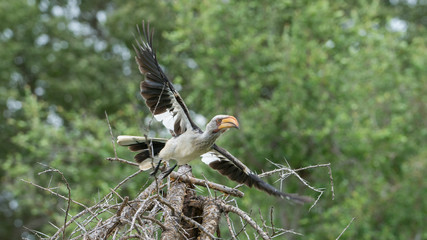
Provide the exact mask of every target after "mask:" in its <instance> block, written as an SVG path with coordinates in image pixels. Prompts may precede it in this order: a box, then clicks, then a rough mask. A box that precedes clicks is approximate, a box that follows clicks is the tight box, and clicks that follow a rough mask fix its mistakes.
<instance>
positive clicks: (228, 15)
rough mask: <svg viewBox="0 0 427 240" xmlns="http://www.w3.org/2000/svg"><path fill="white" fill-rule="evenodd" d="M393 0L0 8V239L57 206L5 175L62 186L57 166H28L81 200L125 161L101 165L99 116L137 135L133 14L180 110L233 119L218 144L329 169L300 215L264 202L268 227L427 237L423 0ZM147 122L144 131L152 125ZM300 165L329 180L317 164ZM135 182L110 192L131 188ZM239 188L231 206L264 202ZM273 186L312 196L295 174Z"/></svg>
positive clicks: (34, 224)
mask: <svg viewBox="0 0 427 240" xmlns="http://www.w3.org/2000/svg"><path fill="white" fill-rule="evenodd" d="M396 2H397V3H396ZM403 2H404V1H390V3H387V2H385V1H372V2H369V1H359V2H352V3H345V2H342V1H326V0H318V1H263V2H257V1H249V2H248V1H199V2H197V1H187V0H184V1H179V2H178V1H177V2H174V1H129V0H127V1H81V3H80V2H79V1H75V2H74V1H70V2H65V1H46V0H41V1H38V0H37V1H36V0H34V1H27V0H25V1H24V0H19V1H2V2H0V11H1V12H2V13H3V14H1V15H0V42H1V46H2V48H1V50H0V58H1V59H3V60H2V61H0V81H1V85H0V100H1V101H0V111H1V115H0V132H1V134H0V140H1V141H2V143H3V144H1V145H0V152H1V153H2V154H1V156H2V157H1V161H0V166H1V167H0V180H1V185H2V188H1V190H0V221H1V222H2V223H4V224H2V226H1V227H0V236H1V238H5V239H16V238H19V237H20V236H27V235H28V232H26V231H25V230H24V229H23V228H22V226H27V227H29V228H32V229H37V230H40V231H43V232H46V233H52V232H53V231H55V229H53V228H52V227H51V226H49V224H48V222H49V221H50V222H53V223H55V224H57V225H61V224H62V222H63V212H62V211H61V210H60V209H61V208H65V206H66V205H65V202H64V201H62V200H59V199H58V198H56V197H54V196H52V195H49V194H48V193H46V192H43V191H41V190H39V189H36V188H35V187H33V186H31V185H29V184H27V183H24V182H22V181H20V179H25V180H28V181H31V182H33V183H37V184H39V185H41V186H45V187H47V186H49V187H58V188H56V189H55V191H58V192H59V193H60V194H63V195H66V194H67V191H66V188H65V185H64V184H63V183H62V181H61V177H60V175H59V174H53V173H44V174H41V175H38V173H39V172H42V171H44V170H46V167H45V166H44V165H41V164H45V165H49V166H51V167H54V168H57V169H59V170H61V171H62V172H63V173H64V176H65V177H66V178H67V180H68V181H69V183H70V186H71V189H72V197H73V199H76V200H78V201H80V202H82V203H83V204H86V205H91V204H93V203H94V202H95V201H96V200H99V197H100V196H103V195H104V194H105V193H107V192H109V189H110V188H112V187H114V186H115V184H117V183H118V182H119V181H120V180H121V179H123V178H125V177H126V176H128V175H129V174H131V173H133V172H134V171H136V169H134V168H131V167H127V166H126V167H124V166H122V165H119V164H117V163H110V162H108V161H106V160H105V158H106V157H110V156H114V150H113V145H112V143H111V136H110V133H109V128H108V125H107V122H106V120H105V115H104V113H105V112H107V113H108V115H109V120H110V122H111V125H112V130H113V133H114V134H115V135H119V134H141V133H146V127H147V125H146V124H147V119H149V118H150V115H149V114H148V112H147V110H146V109H145V106H144V104H143V102H142V101H141V98H140V97H139V94H138V84H139V81H140V80H141V76H140V75H139V73H138V71H137V68H136V66H135V64H134V63H133V50H132V43H133V42H134V39H133V35H132V33H136V30H135V25H136V24H140V22H141V20H146V21H149V22H150V23H151V26H152V27H154V28H155V29H156V31H155V32H156V34H155V46H156V48H157V49H158V51H157V53H158V58H159V60H160V63H161V64H162V66H163V67H164V68H165V71H166V72H167V74H168V75H169V76H170V77H171V78H172V79H173V81H174V83H175V84H177V85H181V86H182V90H181V95H182V96H183V97H184V99H185V100H186V103H187V105H188V106H189V107H190V108H191V109H192V110H194V111H195V112H196V113H198V114H202V115H203V116H205V117H206V118H207V119H210V118H211V117H212V116H213V115H215V114H220V113H223V114H231V115H235V116H236V117H237V118H238V119H239V122H240V124H241V127H242V128H241V130H240V131H230V132H228V133H227V134H226V135H225V136H224V137H223V138H222V139H221V140H220V144H221V145H223V146H225V147H227V149H229V150H230V151H231V152H232V153H233V154H235V155H236V156H237V157H239V158H240V159H241V160H243V161H244V162H245V163H246V164H248V165H249V166H250V167H251V168H252V169H257V171H258V172H261V171H267V170H271V169H272V168H273V166H271V164H269V162H268V161H267V160H266V158H267V159H270V160H272V161H274V162H277V163H280V164H286V162H285V159H286V160H287V162H289V164H290V165H291V166H292V167H294V168H296V167H302V166H307V165H314V164H319V163H328V162H330V163H332V170H333V176H334V183H335V195H336V199H335V200H334V201H332V200H331V193H330V191H329V192H326V193H325V196H324V197H322V198H321V199H320V201H319V203H318V205H317V206H316V207H315V208H313V209H312V210H311V211H310V212H307V209H308V207H303V208H300V207H295V206H289V204H288V203H286V202H282V201H279V200H276V199H273V198H270V197H268V199H269V201H270V203H271V204H272V205H274V206H275V212H276V215H275V222H276V223H275V225H276V226H282V227H284V228H293V229H295V230H297V231H299V232H302V233H303V234H304V235H305V238H308V239H334V238H336V237H337V236H338V235H339V233H340V232H341V231H342V230H343V229H344V227H345V226H346V225H347V224H348V223H349V221H350V220H351V219H352V218H353V217H355V220H354V222H353V223H352V225H351V226H350V227H349V229H348V230H347V231H346V232H345V233H344V234H345V237H346V239H422V238H427V236H426V235H425V233H424V231H423V224H422V223H423V220H424V218H425V217H424V216H423V213H425V212H426V211H427V209H426V208H427V206H426V202H425V201H423V199H426V197H427V196H426V193H425V192H426V191H425V189H426V183H425V181H424V177H423V175H424V174H423V173H424V172H426V170H427V169H426V164H425V163H426V158H427V153H426V151H425V149H424V148H425V146H426V144H427V141H426V139H427V122H426V120H425V119H427V107H426V102H427V97H426V96H427V81H426V80H425V77H426V76H427V70H426V68H425V66H426V65H427V62H426V57H425V56H426V55H427V47H426V39H427V30H426V25H425V21H423V20H422V19H423V17H424V15H425V14H423V13H425V12H426V5H425V3H423V2H420V3H417V5H416V6H411V5H410V4H408V3H403ZM399 21H400V22H399ZM393 22H394V24H395V25H393V24H392V23H393ZM396 24H397V25H396ZM399 24H400V25H399ZM402 24H403V25H402ZM157 126H159V125H153V126H152V131H151V132H150V133H149V134H151V135H159V134H163V133H162V131H161V130H158V128H157ZM117 153H118V156H119V157H122V158H125V159H131V158H132V154H131V153H129V152H128V151H127V149H124V148H118V149H117ZM40 163H41V164H40ZM193 165H194V168H193V169H194V174H195V175H196V176H199V177H201V176H202V174H204V175H205V176H206V177H208V178H209V179H212V180H214V181H216V182H219V183H226V184H227V185H232V184H233V183H232V182H229V181H227V180H225V179H223V178H222V177H221V176H220V175H219V174H217V173H216V172H214V171H210V170H209V171H207V167H206V166H204V165H202V164H198V163H194V164H193ZM303 175H304V177H305V178H306V179H308V180H309V181H310V182H311V183H312V184H313V185H314V186H316V187H326V188H328V184H329V177H328V175H327V171H326V170H325V169H317V170H311V171H309V172H308V171H306V172H303ZM146 179H147V176H144V175H143V174H140V175H138V176H137V177H135V178H134V179H133V180H132V181H131V182H130V183H128V184H127V185H126V186H124V187H123V188H122V189H121V190H120V193H121V194H123V195H129V196H135V195H136V194H137V192H138V190H139V189H140V188H141V187H142V185H143V183H144V182H145V181H146ZM269 180H270V181H273V180H274V179H273V178H272V179H269ZM243 190H244V192H245V194H246V195H245V198H243V199H241V200H239V201H238V203H239V206H240V207H241V208H243V209H244V210H246V211H250V210H251V209H252V210H254V211H256V210H258V209H261V212H262V213H263V214H267V213H268V212H269V208H270V204H265V199H266V196H265V195H263V194H260V192H258V191H256V190H249V189H248V188H244V189H243ZM285 190H286V191H289V192H300V193H302V194H309V195H310V194H311V195H312V194H313V193H312V192H310V191H308V190H304V188H303V187H302V186H300V184H297V181H296V180H295V179H289V181H287V182H286V187H285ZM79 210H80V209H79V207H76V206H74V205H73V206H72V209H71V214H74V213H76V212H78V211H79ZM264 218H266V215H264ZM225 231H226V230H225ZM23 232H24V235H21V234H22V233H23ZM223 232H224V231H223ZM25 234H27V235H25Z"/></svg>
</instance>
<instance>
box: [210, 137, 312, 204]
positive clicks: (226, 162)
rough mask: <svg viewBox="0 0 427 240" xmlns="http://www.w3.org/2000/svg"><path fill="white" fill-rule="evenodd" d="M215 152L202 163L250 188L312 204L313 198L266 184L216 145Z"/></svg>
mask: <svg viewBox="0 0 427 240" xmlns="http://www.w3.org/2000/svg"><path fill="white" fill-rule="evenodd" d="M213 148H214V151H211V152H208V153H205V154H203V155H202V161H203V162H204V163H206V164H208V165H209V166H210V167H212V168H213V169H215V170H217V171H218V172H219V173H221V174H222V175H225V176H227V177H228V178H229V179H231V180H233V181H236V182H238V183H242V184H245V185H247V186H249V187H252V186H254V187H256V188H258V189H259V190H262V191H264V192H266V193H268V194H271V195H273V196H277V197H280V198H285V199H288V200H292V201H294V202H297V203H301V204H302V203H305V202H311V201H312V198H310V197H306V196H299V195H297V194H290V193H283V192H281V191H279V190H277V189H276V188H275V187H273V186H271V185H270V184H268V183H266V182H264V181H263V180H262V179H261V178H260V177H258V175H256V174H255V173H254V172H252V171H251V170H250V169H249V168H248V167H246V166H245V165H244V164H243V163H242V162H241V161H239V159H237V158H236V157H234V156H233V155H231V154H230V153H229V152H228V151H227V150H225V149H223V148H221V147H219V146H217V145H214V147H213Z"/></svg>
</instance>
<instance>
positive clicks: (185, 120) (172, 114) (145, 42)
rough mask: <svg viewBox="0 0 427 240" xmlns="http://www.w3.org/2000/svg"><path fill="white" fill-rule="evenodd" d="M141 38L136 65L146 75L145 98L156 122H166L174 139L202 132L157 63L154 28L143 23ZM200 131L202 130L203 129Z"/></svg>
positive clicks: (144, 83)
mask: <svg viewBox="0 0 427 240" xmlns="http://www.w3.org/2000/svg"><path fill="white" fill-rule="evenodd" d="M137 30H138V34H139V36H140V39H139V40H138V39H136V46H135V45H134V46H133V47H134V49H135V52H136V57H135V60H136V63H137V64H138V67H139V71H140V72H141V73H142V74H143V75H145V79H144V80H143V81H142V82H141V85H140V88H141V95H142V97H143V98H144V100H145V103H146V104H147V106H148V108H149V109H150V111H151V112H152V113H153V114H154V117H155V118H156V120H158V121H160V122H162V123H163V125H164V126H165V127H166V128H167V129H169V130H170V131H171V133H172V135H174V136H178V135H180V134H182V133H184V132H185V131H186V130H187V129H188V128H190V127H192V128H194V129H199V127H197V125H196V124H194V122H193V121H192V119H191V118H190V114H189V112H188V109H187V106H186V105H185V103H184V101H183V100H182V98H181V96H180V95H179V93H178V92H177V91H176V90H175V88H174V86H173V85H172V82H171V81H169V79H168V78H167V76H166V74H165V73H164V72H163V71H162V69H161V67H160V65H159V63H158V62H157V57H156V52H155V50H154V49H153V36H154V31H152V32H150V26H149V24H147V27H146V26H145V24H144V22H143V23H142V33H141V31H140V29H139V27H137ZM199 130H200V129H199Z"/></svg>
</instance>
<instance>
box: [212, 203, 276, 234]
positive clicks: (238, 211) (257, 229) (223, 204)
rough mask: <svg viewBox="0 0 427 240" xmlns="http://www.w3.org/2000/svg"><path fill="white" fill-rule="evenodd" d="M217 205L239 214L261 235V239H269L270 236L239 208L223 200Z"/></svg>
mask: <svg viewBox="0 0 427 240" xmlns="http://www.w3.org/2000/svg"><path fill="white" fill-rule="evenodd" d="M218 204H219V206H220V207H221V208H222V210H223V211H225V212H232V213H235V214H237V215H239V216H240V217H241V218H243V219H244V220H245V221H246V222H247V223H248V224H249V225H251V226H252V228H254V229H255V230H256V231H257V232H258V234H259V235H260V236H261V237H262V239H267V240H268V239H270V237H269V236H268V235H267V233H266V232H264V231H263V230H262V228H261V227H260V226H258V224H257V223H256V222H255V221H254V220H253V219H252V218H251V217H250V216H249V215H248V214H247V213H246V212H244V211H242V210H241V209H240V208H237V207H234V206H231V205H228V204H225V203H223V202H218Z"/></svg>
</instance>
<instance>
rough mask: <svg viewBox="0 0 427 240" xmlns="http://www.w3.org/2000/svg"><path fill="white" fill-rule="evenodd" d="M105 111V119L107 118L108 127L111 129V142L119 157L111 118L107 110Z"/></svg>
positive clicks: (115, 153) (115, 154)
mask: <svg viewBox="0 0 427 240" xmlns="http://www.w3.org/2000/svg"><path fill="white" fill-rule="evenodd" d="M104 113H105V119H107V124H108V129H109V130H110V135H111V143H112V144H113V150H114V156H115V157H116V158H117V150H116V141H115V138H114V135H113V130H112V129H111V124H110V120H109V119H108V114H107V111H105V112H104Z"/></svg>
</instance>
